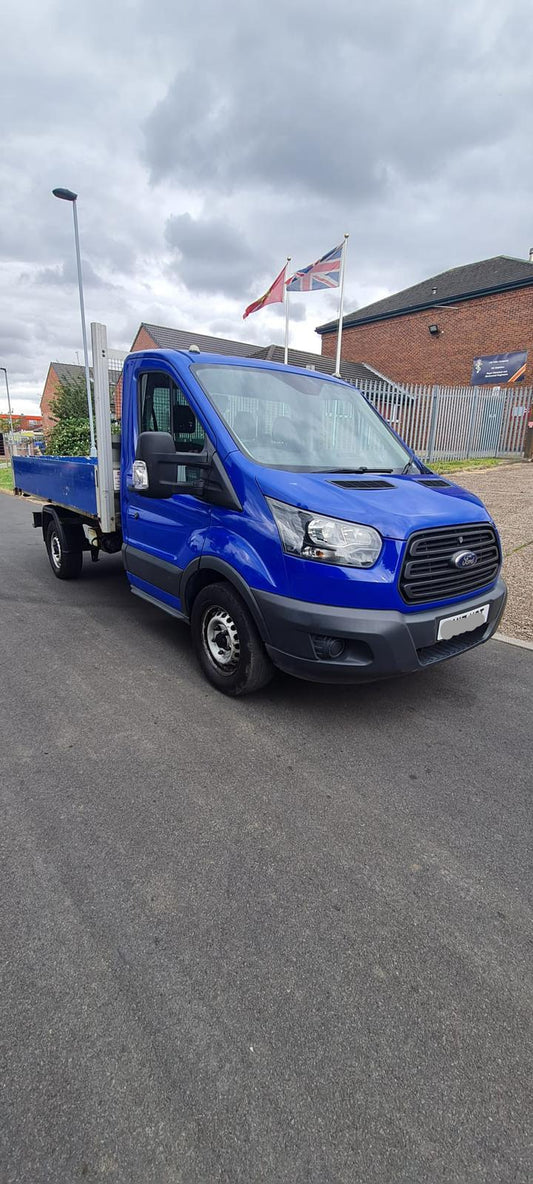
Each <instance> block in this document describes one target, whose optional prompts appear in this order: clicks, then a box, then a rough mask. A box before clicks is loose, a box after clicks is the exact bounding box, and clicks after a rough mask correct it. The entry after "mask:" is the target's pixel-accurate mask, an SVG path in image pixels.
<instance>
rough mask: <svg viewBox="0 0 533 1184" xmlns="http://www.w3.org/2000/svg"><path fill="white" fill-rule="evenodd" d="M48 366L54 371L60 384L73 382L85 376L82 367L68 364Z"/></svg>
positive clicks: (55, 363) (53, 363) (60, 363)
mask: <svg viewBox="0 0 533 1184" xmlns="http://www.w3.org/2000/svg"><path fill="white" fill-rule="evenodd" d="M50 366H51V369H52V370H55V372H56V374H57V377H58V378H59V381H60V382H73V381H74V379H76V378H83V377H84V374H85V367H84V366H76V365H74V364H71V363H70V362H51V363H50ZM91 374H92V368H91Z"/></svg>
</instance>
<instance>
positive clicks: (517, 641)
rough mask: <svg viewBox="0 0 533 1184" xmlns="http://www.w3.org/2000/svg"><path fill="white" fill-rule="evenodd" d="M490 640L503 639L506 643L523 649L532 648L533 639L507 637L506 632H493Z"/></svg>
mask: <svg viewBox="0 0 533 1184" xmlns="http://www.w3.org/2000/svg"><path fill="white" fill-rule="evenodd" d="M492 641H504V642H505V643H506V645H518V646H520V648H521V649H523V650H533V641H522V638H521V637H508V636H507V634H506V633H494V634H493V636H492Z"/></svg>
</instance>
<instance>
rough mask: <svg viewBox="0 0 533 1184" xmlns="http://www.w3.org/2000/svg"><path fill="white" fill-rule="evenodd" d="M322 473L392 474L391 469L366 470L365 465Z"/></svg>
mask: <svg viewBox="0 0 533 1184" xmlns="http://www.w3.org/2000/svg"><path fill="white" fill-rule="evenodd" d="M321 472H324V473H392V472H393V469H367V467H366V465H360V466H359V468H358V469H323V470H321Z"/></svg>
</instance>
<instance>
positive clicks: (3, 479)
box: [0, 464, 13, 489]
mask: <svg viewBox="0 0 533 1184" xmlns="http://www.w3.org/2000/svg"><path fill="white" fill-rule="evenodd" d="M0 489H13V469H12V468H11V465H1V464H0Z"/></svg>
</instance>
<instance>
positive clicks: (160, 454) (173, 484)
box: [132, 432, 211, 498]
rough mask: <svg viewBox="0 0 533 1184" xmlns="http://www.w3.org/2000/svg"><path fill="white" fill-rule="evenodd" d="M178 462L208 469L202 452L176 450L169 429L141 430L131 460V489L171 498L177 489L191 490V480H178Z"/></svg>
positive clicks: (192, 484)
mask: <svg viewBox="0 0 533 1184" xmlns="http://www.w3.org/2000/svg"><path fill="white" fill-rule="evenodd" d="M181 465H184V466H187V467H190V468H195V469H209V468H210V466H211V460H210V459H209V457H208V456H207V453H205V452H199V453H198V452H176V449H175V447H174V440H173V439H172V436H171V435H170V432H141V434H140V436H139V438H138V440H137V451H136V453H135V460H134V462H133V481H132V489H133V490H134V491H135V492H136V493H141V494H143V495H144V496H145V497H158V498H168V497H172V494H173V493H178V492H179V491H182V492H185V491H187V492H189V493H194V492H195V485H194V483H191V482H185V481H178V479H177V470H178V466H181ZM196 488H197V487H196Z"/></svg>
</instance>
